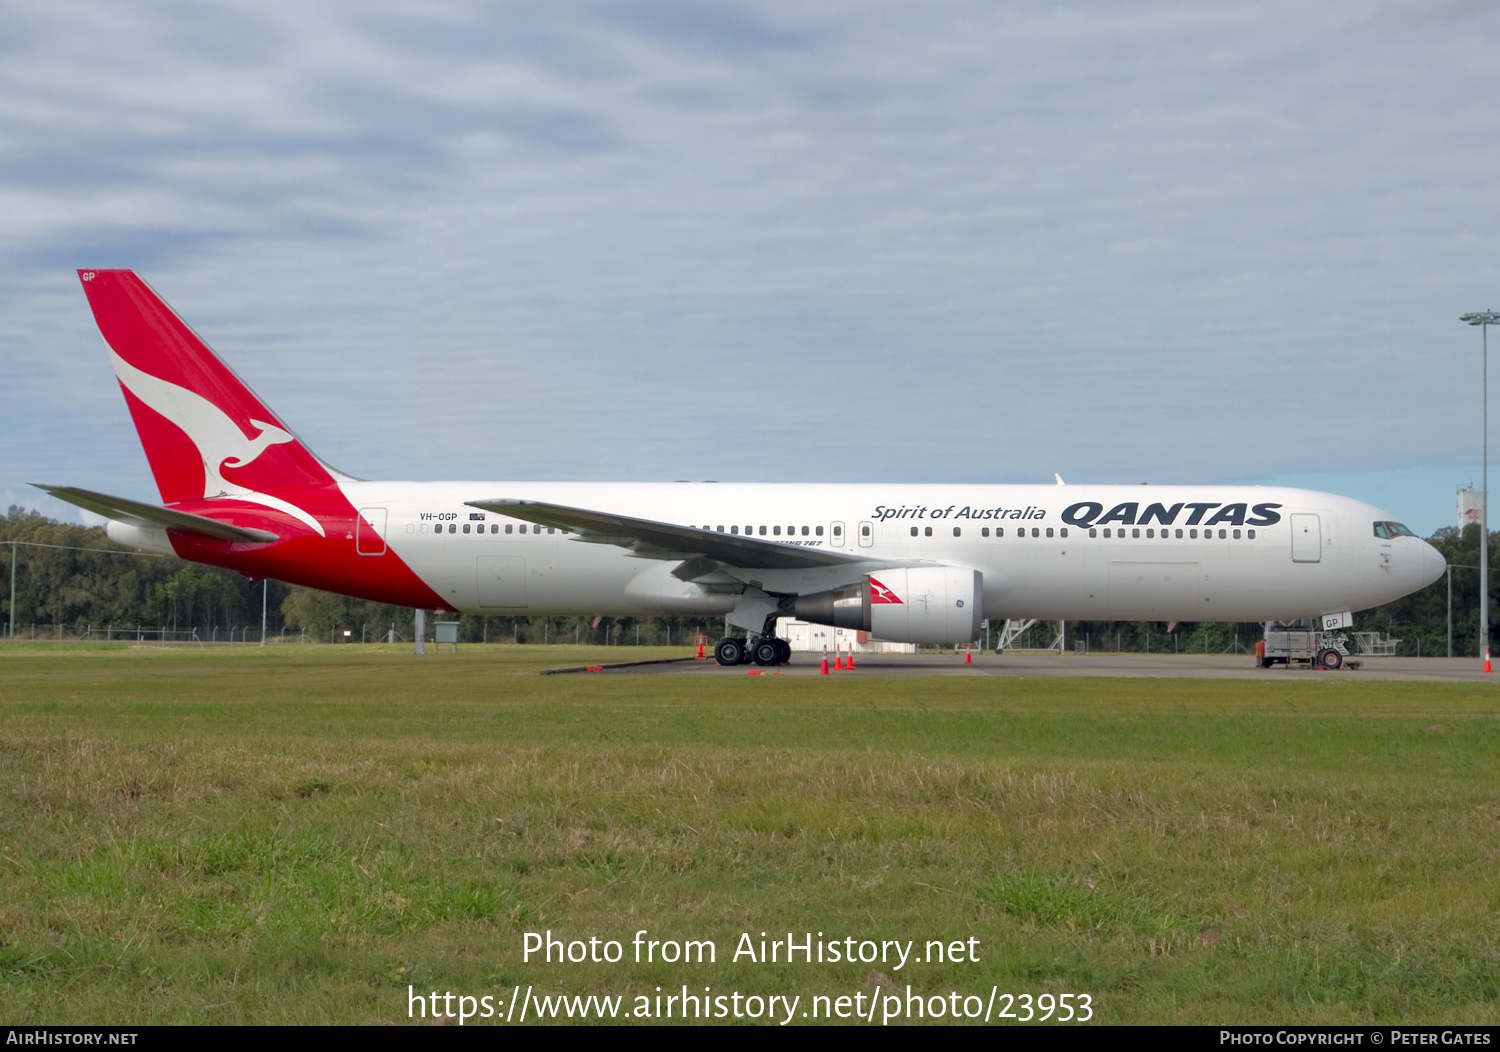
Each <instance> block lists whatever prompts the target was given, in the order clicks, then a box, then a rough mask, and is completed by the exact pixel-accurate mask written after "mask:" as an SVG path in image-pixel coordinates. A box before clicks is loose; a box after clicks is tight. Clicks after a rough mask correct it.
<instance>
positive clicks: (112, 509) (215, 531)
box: [32, 482, 278, 544]
mask: <svg viewBox="0 0 1500 1052" xmlns="http://www.w3.org/2000/svg"><path fill="white" fill-rule="evenodd" d="M32 485H33V486H35V487H36V488H37V489H39V490H45V491H46V492H48V493H50V494H52V495H53V496H54V497H56V498H57V499H58V500H65V501H67V502H68V503H69V504H76V505H78V507H80V508H86V509H88V510H89V511H92V512H95V513H96V514H99V515H105V516H108V517H109V518H111V519H114V520H115V521H116V522H124V523H129V524H130V525H131V526H156V527H162V528H166V529H172V530H192V531H193V532H194V533H202V534H205V535H207V536H209V537H214V538H217V539H218V540H221V541H235V542H238V543H241V544H269V543H270V542H271V541H274V540H277V539H278V537H277V535H276V534H274V533H272V532H270V531H269V530H256V529H251V528H250V527H248V526H231V525H230V524H229V523H227V522H220V521H219V520H218V519H210V518H209V517H208V516H206V515H194V514H193V513H192V512H187V511H176V510H174V509H172V508H163V507H160V506H158V505H155V504H141V503H139V502H138V501H133V500H126V499H125V498H124V497H111V496H109V495H108V494H106V493H95V492H94V491H93V490H87V489H77V488H76V487H73V486H44V485H42V484H41V483H39V482H33V483H32Z"/></svg>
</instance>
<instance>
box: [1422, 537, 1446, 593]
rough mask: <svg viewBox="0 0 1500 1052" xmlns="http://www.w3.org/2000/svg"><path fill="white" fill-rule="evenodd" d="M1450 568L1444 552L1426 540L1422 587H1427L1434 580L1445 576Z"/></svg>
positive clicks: (1423, 546)
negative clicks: (1445, 572)
mask: <svg viewBox="0 0 1500 1052" xmlns="http://www.w3.org/2000/svg"><path fill="white" fill-rule="evenodd" d="M1447 569H1448V560H1447V559H1445V558H1444V557H1443V553H1442V552H1440V551H1438V550H1437V549H1436V548H1434V547H1433V546H1432V545H1430V544H1428V543H1427V542H1426V541H1423V542H1422V587H1423V588H1426V587H1427V586H1428V585H1430V584H1431V583H1432V582H1433V581H1436V580H1437V579H1438V578H1439V577H1441V576H1443V573H1444V571H1446V570H1447Z"/></svg>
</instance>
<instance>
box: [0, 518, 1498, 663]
mask: <svg viewBox="0 0 1500 1052" xmlns="http://www.w3.org/2000/svg"><path fill="white" fill-rule="evenodd" d="M13 541H14V542H19V543H18V544H16V545H15V546H14V548H12V545H11V543H10V542H13ZM1428 541H1429V543H1431V544H1432V545H1434V546H1435V547H1436V548H1437V549H1438V550H1439V551H1441V552H1442V553H1443V556H1444V558H1445V559H1446V560H1447V561H1448V563H1449V565H1450V566H1451V567H1452V569H1451V570H1450V572H1449V574H1448V575H1445V576H1444V577H1443V578H1440V579H1439V580H1438V581H1437V582H1436V583H1435V584H1432V585H1429V586H1428V587H1427V588H1424V589H1422V590H1421V591H1419V592H1414V593H1413V594H1411V595H1409V596H1406V597H1405V598H1404V599H1398V600H1396V601H1395V602H1394V603H1387V604H1385V605H1384V606H1379V607H1376V608H1374V609H1372V610H1363V611H1357V612H1356V615H1355V628H1356V629H1357V630H1359V631H1377V630H1378V631H1379V632H1380V633H1381V634H1382V635H1385V636H1396V637H1399V638H1400V639H1401V641H1402V642H1401V646H1400V648H1399V649H1398V651H1397V652H1398V653H1400V654H1405V655H1414V654H1422V655H1426V656H1429V657H1435V656H1441V655H1444V654H1446V653H1448V634H1449V620H1448V610H1449V590H1448V589H1449V580H1448V579H1449V577H1451V579H1452V581H1451V583H1452V611H1453V616H1452V639H1453V653H1454V654H1455V655H1475V654H1478V653H1479V573H1478V566H1479V526H1478V525H1477V524H1473V525H1470V526H1468V527H1466V528H1465V529H1463V530H1462V531H1459V530H1457V529H1454V528H1452V527H1449V528H1446V529H1442V530H1439V531H1438V532H1437V533H1435V534H1434V535H1433V536H1432V537H1430V538H1428ZM1495 547H1496V545H1495V544H1493V543H1492V544H1491V545H1490V553H1489V554H1490V573H1491V576H1492V577H1493V576H1494V575H1495V573H1496V571H1497V569H1500V558H1497V555H1496V552H1495ZM12 554H13V557H14V560H15V608H14V610H12V608H11V600H10V591H9V587H8V586H9V571H10V559H11V558H12ZM0 559H4V560H6V561H5V562H4V564H0V574H3V576H0V606H3V616H0V626H3V627H4V628H5V630H6V635H7V636H8V635H9V634H10V632H9V629H10V626H11V623H12V620H13V621H14V625H15V629H16V633H15V634H16V635H17V636H18V637H25V636H26V635H28V634H29V633H30V632H31V626H33V625H35V626H47V627H48V629H49V630H50V631H51V632H52V633H55V630H56V627H57V626H59V625H62V626H66V628H67V631H68V634H70V635H74V634H81V633H82V631H83V630H85V628H87V627H89V626H91V627H92V628H93V629H94V630H95V631H98V630H101V629H103V628H105V626H108V625H113V626H114V627H115V628H117V629H118V628H127V627H133V626H136V625H140V626H145V627H150V628H165V629H168V630H171V631H178V632H181V631H187V630H197V631H198V632H199V634H200V637H201V638H204V639H208V638H210V637H212V636H216V635H218V634H219V633H220V632H223V631H227V630H228V629H229V628H231V627H234V628H238V629H244V628H246V627H250V628H252V629H253V630H254V633H258V630H259V627H260V622H261V602H262V583H261V582H260V581H254V580H251V579H249V578H247V577H245V576H244V575H242V574H239V573H236V572H234V571H232V570H222V569H219V568H217V567H212V566H200V565H198V564H196V563H189V562H184V561H182V560H181V559H177V558H175V557H172V556H150V555H144V554H142V553H139V552H134V551H132V550H131V549H128V548H125V547H122V546H121V545H118V544H115V543H114V542H113V541H111V540H110V539H109V538H108V537H107V536H105V533H104V529H103V528H102V527H99V526H78V525H74V524H72V523H65V522H58V521H56V520H54V519H50V518H47V517H46V516H44V515H42V514H40V513H39V512H36V511H28V510H26V509H24V508H21V507H19V506H16V505H12V506H11V507H10V509H9V510H8V511H7V512H6V515H5V517H4V519H0ZM264 598H265V601H266V614H267V616H266V620H267V631H268V632H269V633H270V634H271V635H275V636H282V635H284V634H294V635H296V636H298V638H302V637H303V636H304V635H305V637H306V638H307V639H308V640H312V641H321V642H328V641H330V640H341V639H343V638H346V637H344V636H343V635H342V633H343V632H345V631H347V632H349V633H350V635H349V636H348V637H347V638H349V639H351V640H353V639H365V640H368V641H371V642H374V641H377V640H382V639H386V638H387V637H388V636H389V634H390V633H392V632H394V633H395V635H396V637H397V638H398V639H400V640H403V641H409V640H411V639H412V635H413V631H414V616H413V612H412V611H411V610H409V609H407V608H405V607H398V606H391V605H389V604H386V603H374V602H370V601H368V600H364V599H352V598H349V597H347V596H341V595H334V594H332V593H330V592H320V591H317V590H316V589H312V588H303V587H300V586H297V585H289V584H285V583H283V582H281V581H269V582H267V583H266V584H265V586H264ZM1496 620H1497V618H1496V610H1495V607H1494V606H1493V605H1492V606H1491V608H1490V624H1491V625H1495V623H1496ZM431 626H432V619H429V620H428V633H429V637H430V635H431V632H432V628H431ZM1067 628H1068V632H1067V643H1068V646H1069V647H1070V648H1071V647H1072V645H1073V643H1074V642H1075V641H1085V640H1086V641H1087V643H1088V645H1089V647H1090V649H1092V650H1095V651H1112V650H1123V651H1130V652H1141V651H1146V650H1150V651H1152V652H1172V651H1173V650H1176V651H1177V652H1180V653H1205V652H1206V653H1220V652H1223V651H1225V650H1232V649H1233V648H1234V646H1235V644H1236V642H1238V644H1239V646H1241V647H1242V648H1246V649H1248V648H1251V647H1253V646H1254V645H1255V640H1256V639H1258V638H1259V637H1260V630H1261V629H1260V625H1259V624H1256V623H1254V622H1248V623H1244V624H1234V623H1221V622H1206V621H1204V622H1184V623H1181V624H1178V625H1176V626H1175V627H1174V628H1173V631H1172V632H1170V633H1169V632H1168V631H1167V628H1168V626H1167V624H1166V623H1165V622H1161V621H1078V622H1069V624H1068V626H1067ZM997 631H998V626H994V627H992V629H991V637H990V638H991V645H993V643H994V641H995V640H996V638H997V636H996V634H995V633H996V632H997ZM700 632H701V633H703V634H704V635H705V636H707V637H708V641H709V643H710V645H711V644H712V643H713V641H714V640H716V639H717V638H718V637H719V636H720V635H722V634H723V622H722V621H720V620H719V619H717V618H704V617H671V618H660V617H656V618H600V619H595V618H593V617H588V616H575V617H511V616H482V615H475V614H465V615H463V616H462V617H460V618H459V639H460V640H461V641H463V642H472V643H478V642H521V643H572V642H575V641H576V642H579V643H605V642H612V643H620V644H627V645H628V644H634V643H635V642H636V641H637V640H639V641H640V642H641V643H642V644H649V645H661V644H665V643H667V642H669V641H670V642H671V643H674V644H676V643H683V644H690V643H692V642H695V641H696V639H697V636H698V634H699V633H700ZM252 634H253V633H252ZM1052 634H1053V633H1052V632H1050V631H1044V630H1043V627H1042V626H1040V625H1039V626H1038V627H1037V629H1036V632H1035V634H1034V636H1033V640H1034V642H1036V644H1037V645H1045V644H1046V643H1050V642H1051V637H1052ZM1043 636H1046V639H1045V640H1043V638H1042V637H1043ZM1492 645H1493V643H1492Z"/></svg>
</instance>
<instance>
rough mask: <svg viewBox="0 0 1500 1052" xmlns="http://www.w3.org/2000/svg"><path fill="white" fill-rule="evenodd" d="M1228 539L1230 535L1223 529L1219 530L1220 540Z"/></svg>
mask: <svg viewBox="0 0 1500 1052" xmlns="http://www.w3.org/2000/svg"><path fill="white" fill-rule="evenodd" d="M1227 539H1228V535H1227V534H1225V532H1224V531H1223V530H1220V531H1219V540H1221V541H1222V540H1227Z"/></svg>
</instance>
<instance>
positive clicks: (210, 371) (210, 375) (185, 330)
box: [78, 270, 335, 504]
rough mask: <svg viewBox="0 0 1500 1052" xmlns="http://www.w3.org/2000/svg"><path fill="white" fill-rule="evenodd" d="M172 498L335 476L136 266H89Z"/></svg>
mask: <svg viewBox="0 0 1500 1052" xmlns="http://www.w3.org/2000/svg"><path fill="white" fill-rule="evenodd" d="M78 277H79V278H80V279H81V280H82V282H83V291H84V294H85V295H87V296H88V300H89V307H90V308H92V310H93V312H94V320H95V321H96V322H97V323H98V325H99V332H100V333H101V334H102V335H103V336H104V342H105V343H106V344H107V345H108V346H109V350H110V357H111V359H112V360H113V363H114V367H115V376H116V377H117V378H118V379H119V381H120V387H121V388H122V389H123V390H124V392H125V402H126V404H127V405H128V406H129V407H130V415H131V418H132V419H133V420H134V421H135V429H136V432H137V433H138V434H139V435H140V437H141V444H142V445H143V446H145V448H146V459H147V460H148V461H150V463H151V472H152V474H153V475H155V476H156V487H157V489H159V490H160V491H161V499H162V501H163V502H164V503H166V504H176V503H178V502H179V501H184V500H198V499H202V498H204V497H217V496H221V495H226V496H227V495H233V494H236V493H243V492H254V493H276V492H280V491H286V490H291V489H300V488H303V487H306V486H318V485H323V484H326V483H329V482H332V481H334V478H335V474H334V472H332V470H331V469H330V468H329V467H328V466H327V465H326V464H324V463H323V462H322V461H320V460H319V459H318V458H317V457H316V456H314V455H313V453H312V451H311V450H309V449H308V448H307V447H306V446H304V445H303V444H302V442H301V441H300V440H299V439H298V438H297V437H296V436H295V435H294V434H292V432H291V430H290V429H289V428H287V427H286V426H285V425H284V424H283V423H282V422H281V420H280V419H279V418H278V417H277V416H276V414H275V413H273V412H271V409H270V407H269V406H267V405H266V404H265V403H264V402H263V401H261V400H260V398H259V397H258V396H257V395H256V394H255V392H254V391H252V390H250V388H249V387H248V386H247V385H246V384H245V382H244V381H243V380H241V379H240V378H239V377H238V376H236V375H235V374H234V371H233V370H232V369H230V368H229V367H228V366H227V365H225V364H224V363H223V362H222V361H220V360H219V356H218V355H216V354H214V352H213V351H212V350H210V349H209V347H208V345H207V344H206V343H204V342H203V341H202V340H201V339H199V338H198V335H197V333H195V332H193V330H192V329H191V328H189V327H188V326H187V324H186V323H185V322H184V321H183V320H182V319H181V318H179V317H178V316H177V314H176V313H175V312H174V311H173V310H172V308H171V307H169V306H167V305H166V303H165V302H163V301H162V299H161V297H159V296H158V295H157V294H156V293H155V292H154V291H152V289H151V287H150V286H149V285H147V284H146V283H145V282H144V281H142V280H141V279H140V278H139V277H137V276H136V275H135V273H134V272H133V271H129V270H80V271H79V272H78Z"/></svg>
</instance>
